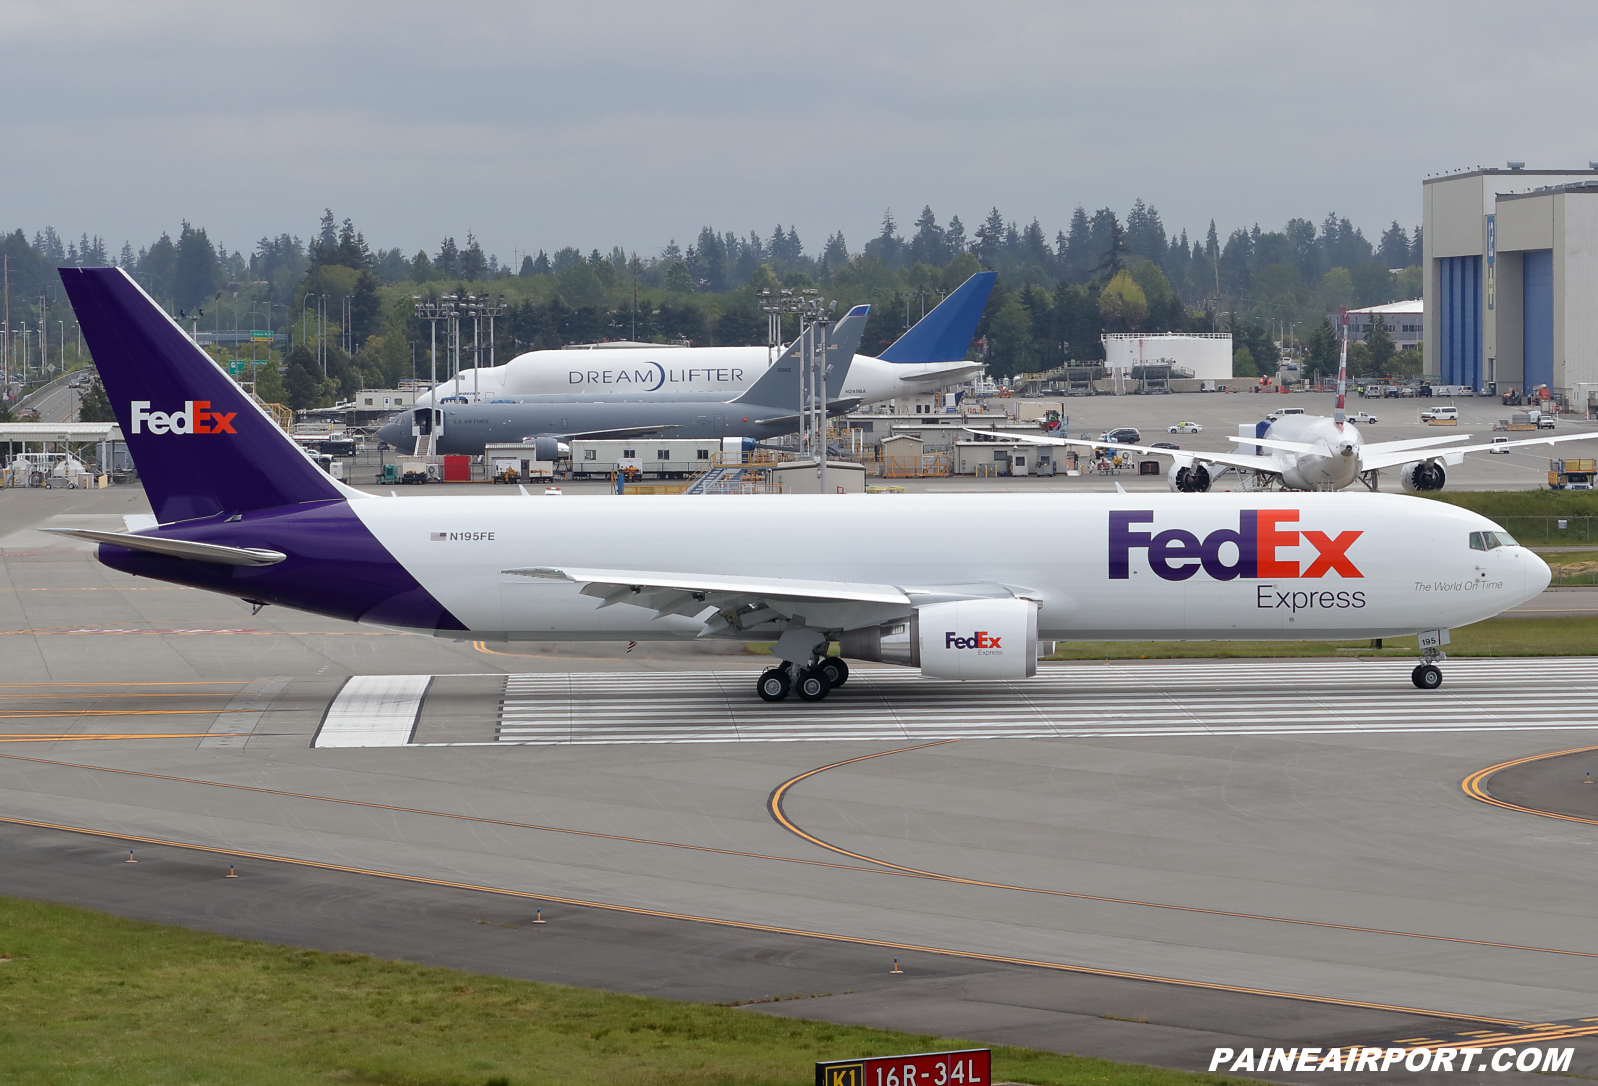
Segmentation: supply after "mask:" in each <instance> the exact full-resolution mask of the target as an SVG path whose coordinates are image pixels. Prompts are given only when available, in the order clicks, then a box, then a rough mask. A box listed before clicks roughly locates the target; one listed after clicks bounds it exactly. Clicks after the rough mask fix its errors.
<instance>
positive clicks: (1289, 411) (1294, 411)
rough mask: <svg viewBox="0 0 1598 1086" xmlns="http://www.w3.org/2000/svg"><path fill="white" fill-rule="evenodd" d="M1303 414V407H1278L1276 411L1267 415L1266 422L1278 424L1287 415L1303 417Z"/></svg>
mask: <svg viewBox="0 0 1598 1086" xmlns="http://www.w3.org/2000/svg"><path fill="white" fill-rule="evenodd" d="M1303 413H1304V409H1303V408H1302V407H1278V408H1277V409H1276V410H1275V411H1272V412H1271V413H1270V414H1269V415H1266V416H1265V420H1266V421H1267V422H1278V421H1280V420H1281V419H1282V417H1283V416H1285V415H1302V414H1303Z"/></svg>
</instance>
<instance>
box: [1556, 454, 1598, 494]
mask: <svg viewBox="0 0 1598 1086" xmlns="http://www.w3.org/2000/svg"><path fill="white" fill-rule="evenodd" d="M1595 472H1598V461H1594V460H1550V461H1548V489H1549V490H1591V489H1593V478H1594V473H1595Z"/></svg>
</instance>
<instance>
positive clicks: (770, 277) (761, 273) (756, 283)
mask: <svg viewBox="0 0 1598 1086" xmlns="http://www.w3.org/2000/svg"><path fill="white" fill-rule="evenodd" d="M749 285H750V286H751V287H753V288H754V291H755V293H756V294H759V293H760V292H761V291H763V290H780V289H782V284H781V283H779V282H777V273H776V272H774V271H772V270H771V265H770V264H762V265H760V266H759V267H758V268H756V269H755V273H754V274H753V275H751V276H750V277H749Z"/></svg>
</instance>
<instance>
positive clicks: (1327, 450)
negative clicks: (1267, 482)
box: [1240, 415, 1364, 490]
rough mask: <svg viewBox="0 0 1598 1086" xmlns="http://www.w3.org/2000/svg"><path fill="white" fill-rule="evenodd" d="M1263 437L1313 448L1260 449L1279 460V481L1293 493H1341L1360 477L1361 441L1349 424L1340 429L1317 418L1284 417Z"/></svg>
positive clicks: (1334, 423) (1356, 428) (1323, 419)
mask: <svg viewBox="0 0 1598 1086" xmlns="http://www.w3.org/2000/svg"><path fill="white" fill-rule="evenodd" d="M1265 437H1266V438H1268V439H1269V438H1276V439H1278V440H1281V441H1297V442H1302V443H1303V444H1306V445H1313V446H1315V448H1313V449H1312V450H1310V451H1308V452H1289V451H1286V450H1280V449H1271V448H1269V447H1264V448H1263V449H1262V451H1263V452H1264V453H1265V455H1267V456H1274V457H1277V458H1278V459H1279V461H1280V463H1281V465H1282V466H1281V469H1280V471H1281V475H1282V482H1284V483H1285V484H1287V486H1289V487H1291V488H1292V489H1294V490H1341V489H1343V488H1344V487H1345V486H1348V485H1349V484H1351V483H1352V482H1353V481H1354V480H1355V479H1356V478H1358V477H1359V470H1360V466H1359V449H1360V445H1361V444H1362V443H1363V442H1364V438H1363V437H1362V436H1361V435H1360V432H1359V427H1358V426H1355V425H1354V424H1353V423H1351V422H1345V423H1344V424H1343V425H1342V427H1341V428H1339V427H1338V425H1337V423H1336V422H1334V421H1333V420H1331V419H1329V418H1325V417H1323V416H1320V415H1287V416H1285V417H1283V418H1280V419H1278V420H1276V421H1275V422H1273V423H1271V426H1270V429H1269V430H1267V431H1266V432H1265ZM1240 447H1241V446H1240Z"/></svg>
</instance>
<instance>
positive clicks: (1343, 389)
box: [1332, 309, 1348, 433]
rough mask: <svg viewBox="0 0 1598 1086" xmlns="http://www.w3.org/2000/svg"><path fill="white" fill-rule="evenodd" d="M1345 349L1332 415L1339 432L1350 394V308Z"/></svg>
mask: <svg viewBox="0 0 1598 1086" xmlns="http://www.w3.org/2000/svg"><path fill="white" fill-rule="evenodd" d="M1342 324H1343V350H1342V353H1341V354H1340V355H1339V356H1338V358H1337V410H1336V411H1335V412H1334V413H1333V415H1332V421H1333V422H1335V423H1337V430H1338V432H1339V433H1341V432H1342V430H1343V423H1344V421H1345V420H1346V418H1347V416H1346V413H1345V412H1344V410H1343V408H1344V405H1345V402H1346V397H1347V396H1348V310H1347V309H1344V310H1343V315H1342Z"/></svg>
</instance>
